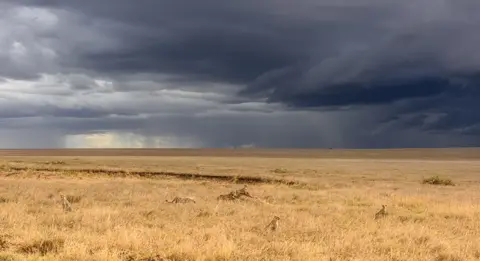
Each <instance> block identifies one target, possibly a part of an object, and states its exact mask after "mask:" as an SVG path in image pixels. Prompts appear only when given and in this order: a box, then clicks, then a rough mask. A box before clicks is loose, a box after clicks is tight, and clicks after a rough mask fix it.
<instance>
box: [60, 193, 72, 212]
mask: <svg viewBox="0 0 480 261" xmlns="http://www.w3.org/2000/svg"><path fill="white" fill-rule="evenodd" d="M60 197H61V198H62V207H63V210H64V211H65V212H70V211H72V204H71V203H70V201H68V199H67V197H66V196H65V195H64V194H60Z"/></svg>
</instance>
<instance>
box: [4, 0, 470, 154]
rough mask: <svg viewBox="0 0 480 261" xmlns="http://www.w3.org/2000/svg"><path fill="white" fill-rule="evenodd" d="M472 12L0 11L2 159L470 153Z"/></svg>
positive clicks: (104, 1)
mask: <svg viewBox="0 0 480 261" xmlns="http://www.w3.org/2000/svg"><path fill="white" fill-rule="evenodd" d="M478 14H480V1H478V0H403V1H397V0H395V1H393V0H392V1H390V0H343V1H342V0H296V1H291V0H263V1H258V0H242V1H225V0H176V1H172V0H143V1H132V0H115V1H110V0H81V1H80V0H56V1H55V0H30V1H29V0H11V1H10V0H0V147H2V148H42V147H231V146H235V147H238V146H247V147H250V146H256V147H343V148H390V147H446V146H480V89H479V87H480V86H479V83H480V47H479V46H480V15H478Z"/></svg>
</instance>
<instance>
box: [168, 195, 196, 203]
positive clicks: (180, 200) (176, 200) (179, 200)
mask: <svg viewBox="0 0 480 261" xmlns="http://www.w3.org/2000/svg"><path fill="white" fill-rule="evenodd" d="M165 201H166V202H167V203H175V204H179V203H197V202H196V201H195V200H194V199H192V198H182V197H175V198H174V199H173V200H172V201H168V200H167V199H166V200H165Z"/></svg>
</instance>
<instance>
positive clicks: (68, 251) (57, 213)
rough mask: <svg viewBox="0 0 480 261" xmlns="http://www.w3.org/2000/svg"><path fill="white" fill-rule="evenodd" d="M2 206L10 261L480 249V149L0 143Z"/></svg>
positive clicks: (466, 252)
mask: <svg viewBox="0 0 480 261" xmlns="http://www.w3.org/2000/svg"><path fill="white" fill-rule="evenodd" d="M245 185H247V187H246V189H247V190H248V192H249V193H250V194H251V196H252V198H250V197H240V198H238V199H235V200H219V199H217V197H218V196H219V195H222V194H228V193H229V192H231V191H235V190H239V189H242V188H244V186H245ZM61 195H65V197H66V199H67V200H68V201H69V203H70V205H71V211H65V209H64V207H63V205H62V204H63V200H62V197H61ZM175 197H191V198H193V199H194V201H195V202H186V203H181V202H179V203H178V204H175V203H168V202H167V200H168V201H172V200H173V199H174V198H175ZM382 205H386V215H383V216H380V217H379V218H377V219H375V213H377V211H379V210H380V209H381V207H382ZM0 210H1V211H0V261H1V260H10V261H16V260H65V261H68V260H80V261H81V260H85V261H86V260H105V261H107V260H108V261H113V260H122V261H135V260H138V261H140V260H142V261H159V260H170V261H173V260H175V261H180V260H211V261H213V260H302V261H304V260H305V261H308V260H312V261H313V260H315V261H316V260H329V261H330V260H332V261H333V260H371V261H376V260H379V261H380V260H381V261H385V260H396V261H400V260H402V261H411V260H432V261H460V260H480V149H404V150H337V149H333V150H261V149H224V150H220V149H219V150H209V149H205V150H0ZM275 216H277V217H279V220H278V227H277V229H276V230H272V229H266V226H267V224H269V222H270V221H271V220H272V219H273V218H274V217H275Z"/></svg>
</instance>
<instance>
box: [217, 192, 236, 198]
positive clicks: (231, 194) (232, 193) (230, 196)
mask: <svg viewBox="0 0 480 261" xmlns="http://www.w3.org/2000/svg"><path fill="white" fill-rule="evenodd" d="M237 198H238V195H237V192H236V191H232V192H230V193H228V194H223V195H220V196H218V197H217V200H235V199H237Z"/></svg>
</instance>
